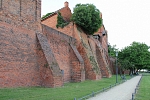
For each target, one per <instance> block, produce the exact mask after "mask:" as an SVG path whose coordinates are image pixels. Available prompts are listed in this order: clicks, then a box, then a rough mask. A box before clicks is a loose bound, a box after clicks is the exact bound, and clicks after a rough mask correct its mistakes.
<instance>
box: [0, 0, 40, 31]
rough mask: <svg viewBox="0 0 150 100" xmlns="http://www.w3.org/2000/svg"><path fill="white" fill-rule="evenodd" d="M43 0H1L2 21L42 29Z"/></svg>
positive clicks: (0, 17)
mask: <svg viewBox="0 0 150 100" xmlns="http://www.w3.org/2000/svg"><path fill="white" fill-rule="evenodd" d="M40 19H41V0H1V10H0V22H6V23H9V24H12V25H14V26H22V27H24V28H28V29H30V30H36V31H37V30H40V29H41V25H40V22H41V20H40Z"/></svg>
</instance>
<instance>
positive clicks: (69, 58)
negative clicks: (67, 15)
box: [42, 25, 84, 83]
mask: <svg viewBox="0 0 150 100" xmlns="http://www.w3.org/2000/svg"><path fill="white" fill-rule="evenodd" d="M42 27H43V33H44V34H45V36H46V37H47V39H48V42H49V44H50V46H51V48H52V50H53V51H54V52H53V53H54V56H55V58H56V60H57V63H58V65H59V66H60V69H61V71H62V73H63V80H64V82H65V83H66V82H72V81H76V82H77V81H83V80H84V69H82V66H83V62H82V58H80V57H79V54H78V53H77V51H75V47H73V48H72V47H71V44H72V45H74V44H75V42H76V39H74V38H72V37H70V36H68V35H66V34H64V33H62V32H59V31H57V30H55V29H53V28H50V27H48V26H46V25H42ZM81 69H82V70H81ZM76 70H77V71H78V72H77V75H76V74H73V73H75V72H73V71H76ZM73 75H76V76H78V77H74V76H73ZM73 77H74V78H73Z"/></svg>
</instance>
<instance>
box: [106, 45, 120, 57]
mask: <svg viewBox="0 0 150 100" xmlns="http://www.w3.org/2000/svg"><path fill="white" fill-rule="evenodd" d="M116 51H118V49H117V48H116V45H113V46H111V45H109V46H108V54H109V56H111V57H115V56H116V55H115V54H116Z"/></svg>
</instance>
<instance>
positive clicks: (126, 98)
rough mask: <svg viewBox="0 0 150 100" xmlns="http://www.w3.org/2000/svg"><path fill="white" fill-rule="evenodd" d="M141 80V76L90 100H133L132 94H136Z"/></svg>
mask: <svg viewBox="0 0 150 100" xmlns="http://www.w3.org/2000/svg"><path fill="white" fill-rule="evenodd" d="M140 78H141V75H139V76H136V77H134V78H132V79H130V80H127V81H126V82H124V83H122V84H120V85H118V86H115V87H113V88H112V89H110V90H108V91H106V92H103V93H100V94H98V95H96V96H95V97H92V98H89V99H88V100H131V99H132V93H134V92H135V88H136V86H137V84H138V82H139V80H140Z"/></svg>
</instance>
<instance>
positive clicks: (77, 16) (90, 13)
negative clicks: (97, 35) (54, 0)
mask: <svg viewBox="0 0 150 100" xmlns="http://www.w3.org/2000/svg"><path fill="white" fill-rule="evenodd" d="M71 20H72V21H73V22H75V23H76V24H77V25H78V26H80V27H81V28H82V29H83V30H84V31H85V33H87V34H89V35H92V34H94V32H97V31H98V29H99V28H100V27H101V25H102V18H100V11H99V10H98V9H97V8H96V7H95V6H94V5H93V4H77V5H76V6H75V8H74V13H73V14H72V18H71Z"/></svg>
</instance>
